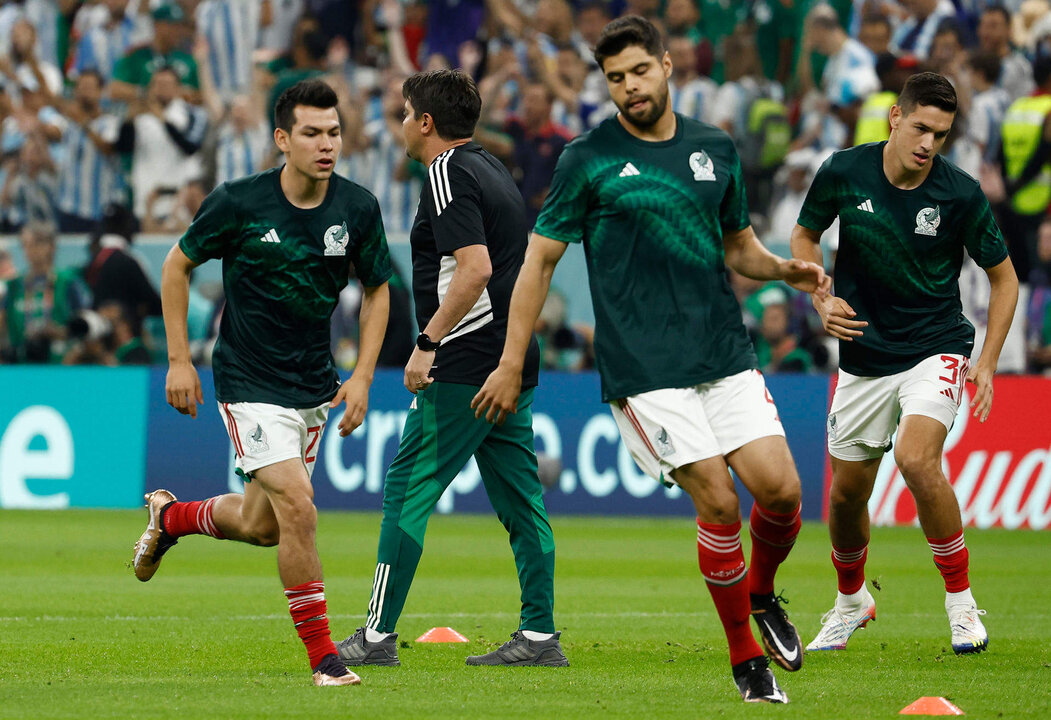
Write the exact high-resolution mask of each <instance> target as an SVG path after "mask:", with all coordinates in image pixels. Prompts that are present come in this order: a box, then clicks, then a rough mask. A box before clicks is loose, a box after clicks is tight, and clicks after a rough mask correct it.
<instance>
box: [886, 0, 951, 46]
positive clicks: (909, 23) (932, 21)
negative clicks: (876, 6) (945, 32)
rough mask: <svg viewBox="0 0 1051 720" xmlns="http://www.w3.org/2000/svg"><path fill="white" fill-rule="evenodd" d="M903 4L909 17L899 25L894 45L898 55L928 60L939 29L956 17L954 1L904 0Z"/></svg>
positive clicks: (893, 41)
mask: <svg viewBox="0 0 1051 720" xmlns="http://www.w3.org/2000/svg"><path fill="white" fill-rule="evenodd" d="M901 4H902V5H903V6H904V7H905V8H906V10H907V11H908V15H907V16H906V17H905V19H904V20H903V21H902V23H901V24H900V25H898V29H897V30H896V31H895V33H894V38H893V40H892V44H893V46H894V48H895V50H896V52H898V53H910V54H912V55H915V56H916V57H918V58H919V59H920V60H926V59H927V57H928V56H929V55H930V51H931V44H932V43H933V42H934V36H935V34H936V33H937V32H938V27H939V26H940V25H941V23H942V21H943V20H945V19H947V18H954V17H956V8H955V7H954V6H953V4H952V0H902V3H901Z"/></svg>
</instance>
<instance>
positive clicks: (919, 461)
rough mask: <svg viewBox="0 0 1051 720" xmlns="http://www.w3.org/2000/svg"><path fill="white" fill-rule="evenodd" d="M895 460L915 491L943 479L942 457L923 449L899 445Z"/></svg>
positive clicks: (906, 480)
mask: <svg viewBox="0 0 1051 720" xmlns="http://www.w3.org/2000/svg"><path fill="white" fill-rule="evenodd" d="M894 462H895V463H897V465H898V470H900V471H901V474H902V477H904V478H905V483H906V484H907V485H908V486H909V489H910V490H913V492H915V491H916V490H917V489H920V490H922V488H924V487H926V486H928V485H930V484H931V483H936V482H937V481H938V480H940V479H941V459H940V458H939V457H937V456H936V455H932V454H931V453H930V452H924V451H923V450H922V449H917V450H913V449H911V448H903V447H900V446H899V447H898V448H896V449H895V451H894Z"/></svg>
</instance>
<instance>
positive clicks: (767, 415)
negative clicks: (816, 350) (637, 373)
mask: <svg viewBox="0 0 1051 720" xmlns="http://www.w3.org/2000/svg"><path fill="white" fill-rule="evenodd" d="M610 410H611V411H612V412H613V419H614V420H616V421H617V427H618V428H619V429H620V437H621V439H622V440H623V442H624V445H625V447H627V448H628V450H629V451H630V452H631V456H632V457H633V458H634V459H635V462H636V464H637V465H638V466H639V468H640V469H641V470H642V471H643V472H644V473H646V474H647V475H649V476H650V477H652V478H654V479H656V480H661V481H667V482H673V479H672V477H671V471H672V470H674V469H675V468H678V467H682V466H683V465H688V464H690V463H692V462H697V461H698V460H706V459H708V458H711V457H716V456H719V455H727V454H729V453H731V452H733V451H734V450H737V449H738V448H740V447H742V446H744V445H746V444H748V443H750V442H752V441H753V440H758V439H759V438H762V437H768V436H770V435H780V436H781V437H784V435H785V430H784V428H783V427H782V426H781V420H780V418H779V417H778V416H777V406H776V405H774V399H773V397H771V395H770V392H769V391H768V390H767V389H766V381H765V380H764V379H763V375H762V373H760V372H759V371H758V370H745V371H744V372H740V373H737V374H736V375H731V376H729V377H725V378H720V379H719V380H713V381H712V382H707V383H702V384H700V385H695V386H693V387H686V388H666V389H662V390H652V391H650V392H645V393H640V394H638V395H632V396H631V397H628V398H624V399H621V400H615V401H613V402H612V403H610Z"/></svg>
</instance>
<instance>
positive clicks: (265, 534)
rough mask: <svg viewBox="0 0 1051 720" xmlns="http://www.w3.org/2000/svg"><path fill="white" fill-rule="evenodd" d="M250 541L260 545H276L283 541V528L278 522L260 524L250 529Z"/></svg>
mask: <svg viewBox="0 0 1051 720" xmlns="http://www.w3.org/2000/svg"><path fill="white" fill-rule="evenodd" d="M248 542H250V543H251V544H252V545H259V546H260V547H274V546H275V545H277V544H278V543H279V542H281V529H280V528H279V527H278V526H277V523H276V522H275V523H267V524H266V525H259V526H257V527H254V528H252V529H251V530H250V531H249V533H248Z"/></svg>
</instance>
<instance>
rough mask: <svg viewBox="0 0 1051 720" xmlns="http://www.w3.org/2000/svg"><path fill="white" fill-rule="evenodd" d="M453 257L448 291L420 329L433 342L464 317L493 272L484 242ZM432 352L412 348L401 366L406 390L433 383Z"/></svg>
mask: <svg viewBox="0 0 1051 720" xmlns="http://www.w3.org/2000/svg"><path fill="white" fill-rule="evenodd" d="M453 257H454V258H455V259H456V269H455V270H453V276H452V279H450V281H449V290H448V291H447V292H446V293H445V299H444V300H442V303H441V305H439V306H438V309H437V311H435V313H434V315H433V316H432V317H431V319H430V322H428V323H427V327H425V328H423V329H422V330H421V332H423V333H426V335H427V337H429V338H430V339H431V340H432V341H433V342H441V341H442V339H443V338H444V337H445V336H446V335H448V334H449V332H450V331H451V330H452V329H453V328H454V327H456V326H457V325H458V324H459V323H460V321H461V320H463V319H464V317H465V316H466V315H467V313H468V312H469V311H470V310H471V308H473V307H474V304H475V303H476V302H478V298H479V297H481V295H482V291H483V290H485V286H486V285H487V284H488V283H489V277H490V276H491V275H492V274H493V264H492V261H491V260H490V259H489V248H488V247H487V246H485V245H464V246H463V247H460V248H456V249H455V250H453ZM434 353H435V351H434V350H421V349H420V348H416V349H415V350H413V351H412V355H411V356H409V362H408V363H406V365H405V387H406V388H408V390H409V392H416V391H417V390H418V389H420V388H421V387H426V386H427V385H430V384H431V383H432V382H433V380H432V379H431V376H430V372H431V366H432V365H433V364H434Z"/></svg>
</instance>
